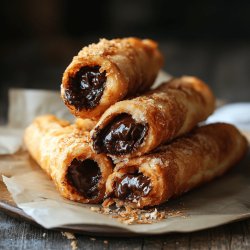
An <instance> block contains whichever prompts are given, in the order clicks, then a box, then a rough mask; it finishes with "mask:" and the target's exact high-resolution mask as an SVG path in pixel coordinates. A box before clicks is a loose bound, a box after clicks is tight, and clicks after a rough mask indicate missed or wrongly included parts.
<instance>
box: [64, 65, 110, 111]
mask: <svg viewBox="0 0 250 250" xmlns="http://www.w3.org/2000/svg"><path fill="white" fill-rule="evenodd" d="M106 80H107V77H106V71H104V72H100V66H93V67H89V66H85V67H82V68H80V70H79V71H78V72H77V73H76V74H75V76H73V77H70V78H69V82H68V86H67V88H66V89H65V100H66V102H67V103H69V104H70V105H73V106H74V107H75V108H76V109H77V110H79V111H80V110H82V109H92V108H94V107H96V106H97V105H98V104H99V101H100V99H101V97H102V94H103V91H104V88H105V83H106Z"/></svg>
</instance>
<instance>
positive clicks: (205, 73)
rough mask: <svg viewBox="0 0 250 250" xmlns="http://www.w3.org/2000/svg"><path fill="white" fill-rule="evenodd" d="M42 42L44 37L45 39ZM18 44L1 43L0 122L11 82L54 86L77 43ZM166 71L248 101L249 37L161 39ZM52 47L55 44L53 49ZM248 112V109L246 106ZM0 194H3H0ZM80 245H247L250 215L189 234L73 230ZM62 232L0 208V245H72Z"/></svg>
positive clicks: (225, 96)
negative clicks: (193, 77) (111, 234)
mask: <svg viewBox="0 0 250 250" xmlns="http://www.w3.org/2000/svg"><path fill="white" fill-rule="evenodd" d="M43 42H44V41H43ZM56 43H58V39H57V40H56V41H54V40H52V41H50V46H48V47H46V45H44V44H46V43H39V42H33V43H29V44H27V43H20V44H19V46H17V47H14V49H13V47H12V46H11V45H10V44H3V45H2V46H1V48H0V52H1V56H2V57H1V62H0V72H1V79H0V124H3V123H5V122H6V119H7V91H8V89H9V88H10V87H24V88H45V89H58V88H59V84H60V78H61V75H62V72H63V69H64V68H65V66H66V65H67V63H68V62H69V61H70V58H71V57H72V56H73V54H74V53H76V52H77V50H79V49H80V47H81V44H80V43H79V42H72V43H71V44H69V43H67V42H65V41H64V40H62V41H61V44H63V45H61V46H64V48H65V53H64V55H63V54H62V53H61V49H62V47H60V46H54V47H53V46H52V45H53V44H56ZM160 46H161V48H162V50H163V52H164V54H165V56H166V64H165V65H166V66H165V70H167V71H168V72H169V73H171V74H173V75H182V74H186V75H187V74H189V75H196V76H199V77H201V78H202V79H204V80H205V81H207V83H209V84H210V86H211V87H212V89H213V91H214V92H215V94H216V96H217V97H219V98H221V99H225V100H227V101H229V102H239V101H250V43H249V41H224V42H218V41H217V42H204V41H203V42H200V41H199V42H194V41H192V42H191V41H189V42H187V41H185V42H184V41H161V42H160ZM51 47H53V49H51ZM249 112H250V111H249ZM0 195H1V194H0ZM75 236H76V242H77V245H78V249H250V219H249V220H245V221H241V222H235V223H231V224H228V225H224V226H220V227H217V228H212V229H208V230H203V231H200V232H194V233H188V234H178V233H175V234H169V235H161V236H154V237H150V236H147V237H135V238H115V237H93V236H89V235H75ZM71 243H72V240H68V239H67V238H66V237H65V236H63V235H62V234H61V232H58V231H53V230H45V229H43V228H41V227H38V226H34V225H31V224H29V223H26V222H23V221H20V220H18V219H14V218H12V217H10V216H8V215H6V214H4V213H3V212H0V249H71V248H72V246H71Z"/></svg>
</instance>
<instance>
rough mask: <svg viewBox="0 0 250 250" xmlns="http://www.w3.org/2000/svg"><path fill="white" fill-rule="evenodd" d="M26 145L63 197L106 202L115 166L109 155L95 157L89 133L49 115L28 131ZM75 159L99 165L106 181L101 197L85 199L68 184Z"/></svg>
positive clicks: (34, 122)
mask: <svg viewBox="0 0 250 250" xmlns="http://www.w3.org/2000/svg"><path fill="white" fill-rule="evenodd" d="M24 141H25V144H26V146H27V149H28V151H29V153H30V154H31V156H32V157H33V158H34V159H35V161H36V162H37V163H38V164H39V165H40V166H41V168H42V169H43V170H44V171H45V172H46V173H47V174H48V175H49V176H50V177H51V178H52V180H53V182H54V183H55V185H56V187H57V189H58V190H59V192H60V193H61V195H62V196H64V197H65V198H67V199H70V200H73V201H78V202H83V203H98V202H100V201H101V200H102V199H103V196H104V193H105V183H106V180H107V177H108V176H109V175H110V174H111V173H112V163H111V162H110V160H109V159H108V158H107V157H106V156H105V155H103V154H101V155H96V154H95V153H93V151H92V150H91V148H90V146H89V133H88V132H86V131H83V130H82V129H79V128H78V127H77V126H76V125H70V124H69V123H68V122H66V121H62V120H59V119H57V118H56V117H55V116H53V115H45V116H40V117H38V118H36V119H35V120H34V121H33V123H32V124H31V125H30V126H29V127H28V128H27V129H26V131H25V134H24ZM75 158H76V159H79V160H85V159H89V158H90V159H93V160H94V161H95V162H97V163H98V166H99V167H100V170H101V175H102V177H101V179H100V181H99V184H98V189H99V194H98V196H97V197H95V198H93V199H87V198H86V197H83V195H81V194H79V193H78V192H77V190H76V189H75V188H74V187H73V186H72V185H70V183H69V182H68V180H67V178H66V174H67V170H68V167H69V165H70V164H71V162H72V161H73V159H75Z"/></svg>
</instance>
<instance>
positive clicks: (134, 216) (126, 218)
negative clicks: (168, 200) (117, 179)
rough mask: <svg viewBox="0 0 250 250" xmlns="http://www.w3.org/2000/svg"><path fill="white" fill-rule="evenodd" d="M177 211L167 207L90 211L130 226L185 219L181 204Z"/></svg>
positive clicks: (116, 208)
mask: <svg viewBox="0 0 250 250" xmlns="http://www.w3.org/2000/svg"><path fill="white" fill-rule="evenodd" d="M180 205H181V207H180V208H178V209H176V208H175V209H172V208H168V207H167V206H166V207H164V206H160V207H157V208H149V209H138V208H131V207H125V208H124V207H115V208H112V209H111V208H109V207H108V208H107V207H100V208H99V209H98V210H97V209H95V210H92V209H91V210H92V211H95V212H97V213H100V214H105V215H109V216H111V217H112V218H115V219H117V220H118V221H119V222H121V223H124V224H127V225H132V224H152V223H156V222H159V221H162V220H164V219H167V218H171V217H182V218H186V217H187V216H186V214H185V211H184V208H183V204H180Z"/></svg>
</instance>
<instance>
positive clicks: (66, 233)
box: [61, 232, 76, 240]
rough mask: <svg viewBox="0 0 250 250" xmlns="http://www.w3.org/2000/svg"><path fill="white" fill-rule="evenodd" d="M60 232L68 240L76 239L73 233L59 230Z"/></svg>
mask: <svg viewBox="0 0 250 250" xmlns="http://www.w3.org/2000/svg"><path fill="white" fill-rule="evenodd" d="M61 233H62V236H64V237H66V238H67V239H68V240H75V239H76V237H75V235H74V234H72V233H70V232H61Z"/></svg>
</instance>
